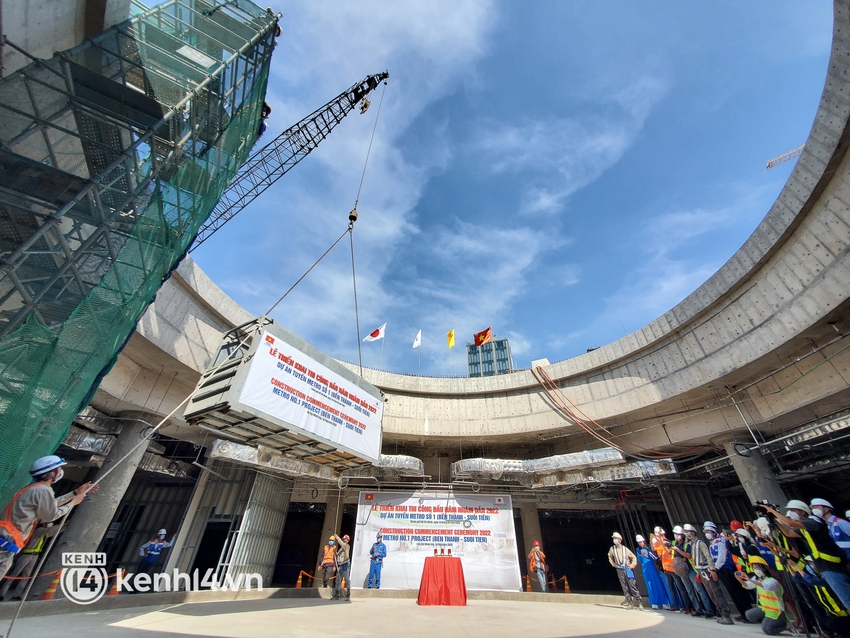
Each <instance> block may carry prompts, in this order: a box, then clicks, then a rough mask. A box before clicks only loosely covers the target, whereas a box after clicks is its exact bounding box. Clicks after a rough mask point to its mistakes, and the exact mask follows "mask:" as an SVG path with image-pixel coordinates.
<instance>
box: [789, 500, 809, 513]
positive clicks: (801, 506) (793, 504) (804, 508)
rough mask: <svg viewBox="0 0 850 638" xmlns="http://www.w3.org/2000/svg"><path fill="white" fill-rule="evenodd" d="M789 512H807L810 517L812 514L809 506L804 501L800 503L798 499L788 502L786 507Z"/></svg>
mask: <svg viewBox="0 0 850 638" xmlns="http://www.w3.org/2000/svg"><path fill="white" fill-rule="evenodd" d="M785 509H787V510H800V511H801V512H805V513H806V514H808V515H809V516H811V514H812V510H811V509H809V506H808V505H806V504H805V503H804V502H803V501H798V500H797V499H792V500H790V501H788V505H786V506H785Z"/></svg>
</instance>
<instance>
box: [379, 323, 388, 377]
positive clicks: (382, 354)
mask: <svg viewBox="0 0 850 638" xmlns="http://www.w3.org/2000/svg"><path fill="white" fill-rule="evenodd" d="M386 340H387V331H386V329H385V330H384V338H383V339H381V360H380V362H379V363H378V368H379V369H383V366H384V341H386Z"/></svg>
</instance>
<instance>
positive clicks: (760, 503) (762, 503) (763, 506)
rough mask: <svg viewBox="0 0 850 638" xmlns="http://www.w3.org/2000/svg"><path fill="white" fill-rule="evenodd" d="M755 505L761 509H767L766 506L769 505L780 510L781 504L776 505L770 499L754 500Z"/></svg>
mask: <svg viewBox="0 0 850 638" xmlns="http://www.w3.org/2000/svg"><path fill="white" fill-rule="evenodd" d="M753 506H754V507H755V508H756V509H759V510H765V509H766V507H769V508H771V509H774V510H777V511H778V510H779V506H778V505H774V504H773V503H771V502H770V501H768V500H761V501H753Z"/></svg>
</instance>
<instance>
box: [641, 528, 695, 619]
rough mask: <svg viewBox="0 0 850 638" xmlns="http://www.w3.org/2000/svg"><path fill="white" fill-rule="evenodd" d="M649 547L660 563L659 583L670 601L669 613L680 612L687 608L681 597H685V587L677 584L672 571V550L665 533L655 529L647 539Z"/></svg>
mask: <svg viewBox="0 0 850 638" xmlns="http://www.w3.org/2000/svg"><path fill="white" fill-rule="evenodd" d="M649 546H650V548H651V549H652V551H653V552H655V554H656V555H657V556H658V558H659V559H660V561H661V572H660V575H661V582H663V583H664V589H665V590H666V591H667V599H668V600H669V601H670V609H669V611H680V610H682V609H684V608H685V607H687V605H686V604H685V603H684V602H682V601H683V600H684V598H683V596H685V597H686V596H687V593H686V592H685V586H684V585H682V584H680V583H677V582H676V580H677V579H678V578H679V577H678V576H676V573H675V572H674V571H673V549H672V548H671V545H670V541H668V540H667V532H665V531H664V529H663V528H661V527H656V528H655V529H654V530H653V533H652V534H651V535H650V537H649Z"/></svg>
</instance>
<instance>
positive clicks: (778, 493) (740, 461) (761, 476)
mask: <svg viewBox="0 0 850 638" xmlns="http://www.w3.org/2000/svg"><path fill="white" fill-rule="evenodd" d="M723 447H724V448H725V449H726V453H727V454H728V455H729V460H730V461H731V462H732V467H733V468H734V469H735V474H737V475H738V479H739V480H740V481H741V485H743V486H744V491H745V492H746V493H747V498H748V499H749V500H750V501H760V500H763V499H767V500H768V501H770V502H771V503H774V504H775V505H779V506H780V507H784V506H785V503H786V502H787V501H788V499H787V497H786V496H785V492H783V491H782V487H780V485H779V481H777V480H776V476H775V475H774V474H773V470H771V469H770V466H769V465H768V464H767V461H766V460H765V458H764V456H762V453H761V452H760V451H759V450H757V449H750V450H749V453H748V455H747V456H742V455H741V454H739V453H738V451H736V448H737V449H738V450H741V451H743V448H742V447H741V446H736V445H735V443H734V442H732V441H730V442H725V443H724V444H723Z"/></svg>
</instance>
